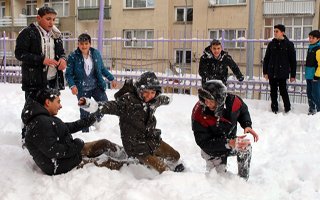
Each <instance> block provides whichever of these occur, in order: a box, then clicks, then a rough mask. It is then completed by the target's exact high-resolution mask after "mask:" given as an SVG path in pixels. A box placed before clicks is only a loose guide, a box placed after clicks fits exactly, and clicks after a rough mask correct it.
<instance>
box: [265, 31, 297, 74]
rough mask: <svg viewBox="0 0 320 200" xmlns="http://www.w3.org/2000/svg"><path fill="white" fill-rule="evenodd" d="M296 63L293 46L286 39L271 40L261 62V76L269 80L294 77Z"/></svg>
mask: <svg viewBox="0 0 320 200" xmlns="http://www.w3.org/2000/svg"><path fill="white" fill-rule="evenodd" d="M296 69H297V61H296V51H295V49H294V45H293V43H292V42H291V41H289V39H288V38H287V37H285V38H284V39H283V40H278V39H275V38H273V39H272V41H271V42H270V43H269V44H268V47H267V50H266V54H265V57H264V60H263V74H267V75H268V77H269V78H277V79H287V78H289V74H290V78H295V77H296Z"/></svg>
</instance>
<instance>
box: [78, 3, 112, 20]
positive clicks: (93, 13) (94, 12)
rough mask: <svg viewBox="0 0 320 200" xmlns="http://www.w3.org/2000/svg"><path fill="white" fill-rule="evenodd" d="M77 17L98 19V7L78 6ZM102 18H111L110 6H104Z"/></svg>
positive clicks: (80, 18)
mask: <svg viewBox="0 0 320 200" xmlns="http://www.w3.org/2000/svg"><path fill="white" fill-rule="evenodd" d="M78 19H79V20H98V19H99V8H98V7H80V8H78ZM103 19H111V7H110V6H107V7H105V8H104V16H103Z"/></svg>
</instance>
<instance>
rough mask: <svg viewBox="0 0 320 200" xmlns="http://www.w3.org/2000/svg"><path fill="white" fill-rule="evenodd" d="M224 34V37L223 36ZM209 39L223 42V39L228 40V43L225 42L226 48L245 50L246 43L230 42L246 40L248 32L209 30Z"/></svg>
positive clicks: (240, 30) (241, 30) (239, 30)
mask: <svg viewBox="0 0 320 200" xmlns="http://www.w3.org/2000/svg"><path fill="white" fill-rule="evenodd" d="M223 33H224V35H222V34H223ZM222 36H223V37H222ZM209 37H210V39H218V40H221V39H222V38H224V40H227V41H226V42H224V47H225V48H244V47H245V42H237V41H230V40H234V39H236V40H241V39H245V37H246V31H245V30H243V29H221V30H209Z"/></svg>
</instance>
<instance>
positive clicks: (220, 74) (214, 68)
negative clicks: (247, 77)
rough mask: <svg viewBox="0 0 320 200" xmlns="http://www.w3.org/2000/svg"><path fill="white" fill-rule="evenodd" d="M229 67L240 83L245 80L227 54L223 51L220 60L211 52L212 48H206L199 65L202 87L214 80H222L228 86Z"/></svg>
mask: <svg viewBox="0 0 320 200" xmlns="http://www.w3.org/2000/svg"><path fill="white" fill-rule="evenodd" d="M228 67H230V69H231V70H232V72H233V73H234V75H235V76H236V77H237V79H238V80H239V81H242V80H243V75H242V73H241V71H240V69H239V67H238V65H237V64H236V63H235V62H234V61H233V59H232V57H231V56H230V55H228V53H227V52H225V51H221V54H220V57H219V59H216V58H215V57H214V56H213V54H212V52H211V50H210V46H208V47H206V48H205V50H204V51H203V55H202V56H201V58H200V63H199V75H200V76H201V81H202V85H203V84H204V83H205V82H206V81H208V80H213V79H217V80H221V81H222V82H223V83H224V84H225V85H226V84H227V79H228Z"/></svg>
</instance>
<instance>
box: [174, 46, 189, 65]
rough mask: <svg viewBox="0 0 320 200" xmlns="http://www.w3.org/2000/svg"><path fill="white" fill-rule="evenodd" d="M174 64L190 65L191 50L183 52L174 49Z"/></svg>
mask: <svg viewBox="0 0 320 200" xmlns="http://www.w3.org/2000/svg"><path fill="white" fill-rule="evenodd" d="M175 61H176V62H175V63H176V64H180V63H186V64H191V50H189V49H187V50H183V49H176V50H175Z"/></svg>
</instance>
